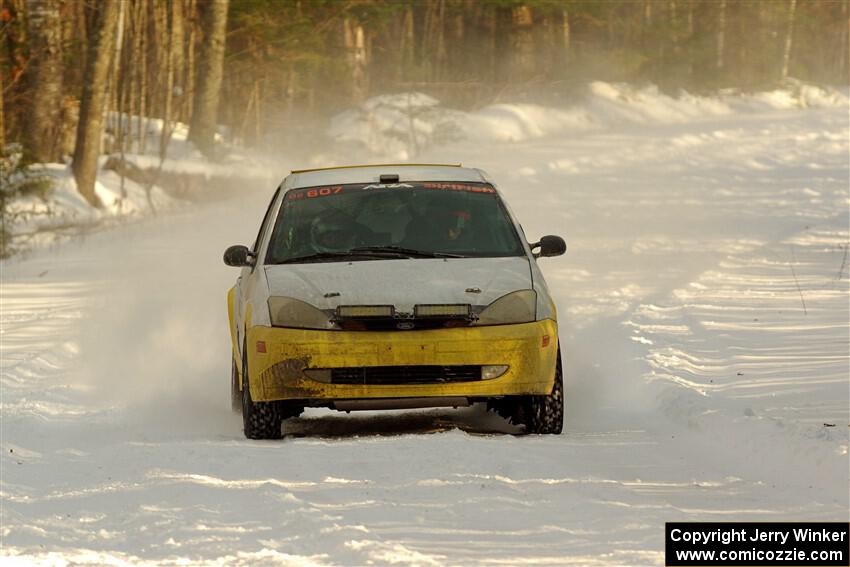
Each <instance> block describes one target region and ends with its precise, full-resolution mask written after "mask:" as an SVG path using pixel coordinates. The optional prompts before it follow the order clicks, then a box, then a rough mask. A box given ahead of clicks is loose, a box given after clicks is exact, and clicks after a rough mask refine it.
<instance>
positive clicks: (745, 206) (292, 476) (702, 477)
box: [0, 105, 850, 565]
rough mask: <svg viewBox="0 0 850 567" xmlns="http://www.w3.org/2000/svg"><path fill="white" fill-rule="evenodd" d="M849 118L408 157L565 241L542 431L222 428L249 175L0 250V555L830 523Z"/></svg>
mask: <svg viewBox="0 0 850 567" xmlns="http://www.w3.org/2000/svg"><path fill="white" fill-rule="evenodd" d="M847 110H848V109H847V107H846V105H845V106H836V107H827V108H815V109H781V110H770V109H760V110H757V111H756V110H752V111H747V112H744V111H741V112H735V113H732V114H728V115H721V116H718V115H706V116H698V115H695V116H690V117H688V118H687V119H679V120H676V121H675V122H664V121H658V122H654V123H653V122H649V123H643V124H636V123H624V124H622V125H620V126H616V125H615V126H612V127H610V128H606V129H603V130H589V131H584V132H579V133H576V132H573V131H570V130H568V129H565V130H562V131H561V132H560V133H555V134H553V133H549V134H548V135H546V136H543V137H537V138H529V139H525V140H521V141H520V140H515V141H500V142H492V143H482V142H476V143H475V144H463V143H456V144H452V145H448V146H445V147H442V148H440V149H432V150H429V151H428V152H427V153H426V155H423V156H421V157H420V159H421V161H423V162H426V163H428V162H440V161H445V162H458V161H462V162H463V163H464V164H465V165H471V166H477V167H482V168H483V169H485V170H487V171H489V172H490V173H491V174H492V175H493V177H494V178H495V179H496V180H497V182H499V184H500V188H501V190H502V191H503V193H504V194H505V195H506V198H507V201H508V203H509V204H510V206H511V207H512V208H513V209H514V212H515V213H516V214H517V216H518V217H519V219H520V220H521V221H522V223H523V225H524V229H525V232H526V234H527V235H528V237H529V238H537V237H539V236H541V235H544V234H560V235H562V236H564V237H565V238H566V240H567V242H568V245H569V251H568V253H567V255H566V256H563V257H561V258H555V259H541V260H540V262H541V265H542V266H543V270H544V272H545V273H546V276H547V279H548V282H549V284H550V287H551V289H552V291H553V293H554V295H555V299H556V302H557V304H558V307H559V314H560V332H561V348H562V351H563V354H564V359H565V367H566V380H567V383H566V400H567V401H566V404H567V422H566V427H565V433H564V434H563V435H561V436H549V437H546V436H525V435H521V434H518V433H519V432H518V430H516V429H514V428H513V427H511V426H510V425H508V424H506V423H505V422H504V421H503V420H501V419H500V418H498V417H496V416H494V415H492V414H487V413H485V412H484V411H483V410H482V409H481V408H479V407H473V408H469V409H466V410H457V411H449V410H432V411H409V412H390V413H360V414H357V413H354V414H351V415H346V414H340V413H335V412H329V411H317V410H314V411H310V412H308V413H307V414H305V415H304V416H302V417H301V418H299V419H295V420H290V421H288V422H286V423H285V425H284V431H285V433H287V437H286V438H285V439H284V440H282V441H278V442H258V441H247V440H245V439H244V437H243V436H242V432H241V422H240V419H239V418H238V417H237V416H235V415H233V414H232V413H230V410H229V407H228V406H229V401H228V387H229V369H230V362H229V358H230V353H229V338H228V335H227V323H226V309H225V302H224V299H225V292H226V290H227V288H228V287H229V286H230V285H232V282H233V280H235V278H236V273H235V272H234V271H233V270H231V269H228V268H226V267H225V266H224V265H223V264H222V263H221V253H222V251H223V250H224V248H225V247H226V246H228V245H230V244H235V243H249V242H250V241H252V240H253V237H254V235H255V231H256V228H257V226H258V225H259V221H260V218H261V215H262V212H263V210H264V208H265V205H266V202H267V200H268V198H269V197H270V196H271V193H272V189H273V188H272V187H271V186H270V187H263V188H258V190H257V191H255V192H252V193H250V194H246V193H244V192H242V193H234V194H235V195H238V196H234V197H233V198H232V199H230V200H228V201H222V202H216V203H213V204H210V205H206V206H200V205H199V206H197V208H194V209H193V208H181V209H180V210H178V211H175V212H173V213H171V214H168V215H163V216H160V217H157V218H153V219H148V220H145V221H142V222H138V223H134V224H132V225H129V226H125V227H119V228H115V229H112V230H109V231H106V232H101V233H98V234H94V235H91V236H88V237H86V238H85V239H80V240H75V241H72V242H69V243H66V244H64V245H62V246H61V247H58V248H55V249H49V250H41V251H37V252H35V253H33V254H31V255H29V256H28V257H26V258H18V259H13V260H10V261H6V262H4V263H3V264H2V270H3V273H2V290H0V300H1V301H2V312H1V313H0V324H2V335H1V336H0V337H1V338H2V345H0V358H2V382H0V386H2V424H1V425H2V439H0V445H2V457H0V459H2V460H0V467H2V475H1V476H2V479H0V490H1V491H2V494H0V497H2V510H0V537H2V551H0V558H2V559H3V561H4V562H8V563H15V562H16V561H17V562H20V563H22V564H24V563H26V564H29V563H32V562H45V563H56V562H61V561H71V562H79V563H92V564H106V563H111V564H121V563H122V562H129V563H132V564H144V563H151V564H157V565H163V564H177V563H180V564H185V563H187V562H188V563H212V564H245V565H253V564H258V563H259V564H282V565H363V564H402V565H444V564H448V565H520V564H534V565H570V564H575V565H620V564H628V565H659V564H662V563H663V531H664V527H663V524H664V522H665V521H680V520H689V521H690V520H748V521H751V520H777V521H778V520H806V519H812V520H814V519H818V520H842V521H846V519H847V517H848V509H850V456H848V423H850V378H848V376H850V359H848V344H850V303H848V299H850V259H848V242H850V234H848V205H850V188H848V171H849V170H850V164H848V112H847ZM521 111H522V109H521V108H517V112H521ZM291 165H292V166H293V167H295V166H297V165H301V164H291Z"/></svg>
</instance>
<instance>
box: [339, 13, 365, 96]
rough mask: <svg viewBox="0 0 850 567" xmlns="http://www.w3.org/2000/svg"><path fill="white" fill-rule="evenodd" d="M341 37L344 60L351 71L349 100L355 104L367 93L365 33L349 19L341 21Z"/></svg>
mask: <svg viewBox="0 0 850 567" xmlns="http://www.w3.org/2000/svg"><path fill="white" fill-rule="evenodd" d="M342 27H343V35H344V39H345V51H346V59H347V61H348V68H349V70H350V71H351V98H352V100H353V101H354V102H355V103H358V102H362V101H363V99H364V98H366V93H367V92H368V75H367V74H366V65H367V63H368V55H367V51H366V33H365V32H364V30H363V26H362V25H360V24H359V23H358V22H355V21H352V20H351V19H350V18H344V19H343V21H342Z"/></svg>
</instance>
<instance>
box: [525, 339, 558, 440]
mask: <svg viewBox="0 0 850 567" xmlns="http://www.w3.org/2000/svg"><path fill="white" fill-rule="evenodd" d="M525 406H526V407H525V408H524V409H525V412H523V413H524V414H525V415H524V416H523V417H524V418H525V419H523V421H524V422H525V430H526V431H528V432H529V433H549V434H555V435H557V434H559V433H561V431H562V430H563V428H564V378H563V375H562V371H561V353H560V352H558V362H557V363H556V364H555V385H554V386H553V387H552V393H551V394H549V395H548V396H528V398H527V402H526V404H525Z"/></svg>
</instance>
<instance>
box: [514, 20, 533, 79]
mask: <svg viewBox="0 0 850 567" xmlns="http://www.w3.org/2000/svg"><path fill="white" fill-rule="evenodd" d="M511 17H512V21H513V26H512V29H511V33H512V34H513V42H512V43H513V49H512V50H511V51H512V58H513V62H512V63H513V64H512V65H511V70H510V75H509V79H510V80H527V79H529V78H530V77H532V76H534V75H535V74H536V69H535V57H534V35H533V31H534V29H533V25H534V18H533V16H532V14H531V8H529V7H528V6H527V5H525V4H521V5H519V6H516V7H514V8H513V9H512V13H511Z"/></svg>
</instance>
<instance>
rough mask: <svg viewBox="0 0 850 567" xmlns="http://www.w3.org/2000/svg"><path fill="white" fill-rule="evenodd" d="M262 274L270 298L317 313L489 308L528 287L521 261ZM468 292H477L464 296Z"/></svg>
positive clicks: (376, 264)
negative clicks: (363, 308) (424, 306)
mask: <svg viewBox="0 0 850 567" xmlns="http://www.w3.org/2000/svg"><path fill="white" fill-rule="evenodd" d="M265 270H266V278H267V280H268V285H269V295H272V296H286V297H293V298H295V299H300V300H301V301H306V302H307V303H310V304H312V305H315V306H316V307H318V308H319V309H335V308H336V307H337V306H338V305H394V306H395V308H396V310H398V311H407V312H409V311H412V310H413V306H414V305H416V304H417V303H469V304H472V305H489V304H490V303H492V302H493V301H494V300H495V299H498V298H499V297H501V296H503V295H505V294H506V293H510V292H512V291H516V290H519V289H531V287H532V282H531V269H530V267H529V264H528V259H527V258H525V257H523V256H515V257H510V258H446V259H442V258H423V259H410V260H408V259H392V260H367V261H354V262H322V263H307V264H283V265H277V266H266V268H265ZM472 289H478V290H480V292H473V291H467V290H472Z"/></svg>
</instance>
